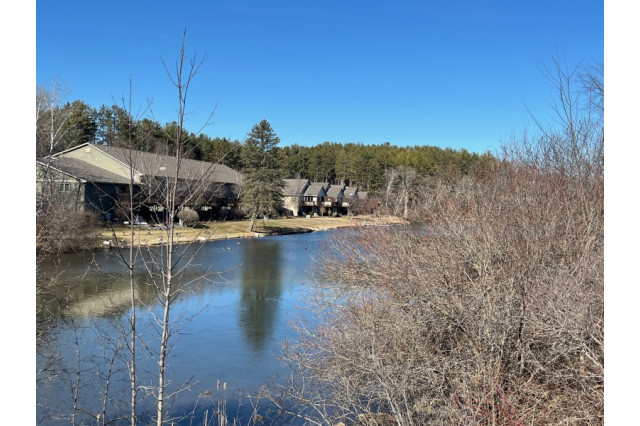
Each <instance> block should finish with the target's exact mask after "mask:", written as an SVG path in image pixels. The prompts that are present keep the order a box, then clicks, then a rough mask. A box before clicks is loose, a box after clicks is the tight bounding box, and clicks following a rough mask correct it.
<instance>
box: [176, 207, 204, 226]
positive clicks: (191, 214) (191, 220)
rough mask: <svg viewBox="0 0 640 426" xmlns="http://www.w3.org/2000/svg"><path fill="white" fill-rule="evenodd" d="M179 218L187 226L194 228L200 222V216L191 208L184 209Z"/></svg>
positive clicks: (179, 213)
mask: <svg viewBox="0 0 640 426" xmlns="http://www.w3.org/2000/svg"><path fill="white" fill-rule="evenodd" d="M177 216H178V219H180V220H181V221H182V223H183V224H184V225H185V226H194V225H197V224H198V222H200V216H198V212H197V211H195V210H193V209H190V208H184V209H182V210H180V211H179V212H178V214H177Z"/></svg>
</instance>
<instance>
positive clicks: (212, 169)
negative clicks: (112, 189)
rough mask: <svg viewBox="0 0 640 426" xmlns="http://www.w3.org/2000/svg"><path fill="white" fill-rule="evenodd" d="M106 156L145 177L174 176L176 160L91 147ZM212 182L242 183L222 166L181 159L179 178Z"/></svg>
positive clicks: (239, 177) (95, 146)
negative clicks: (128, 165)
mask: <svg viewBox="0 0 640 426" xmlns="http://www.w3.org/2000/svg"><path fill="white" fill-rule="evenodd" d="M91 147H92V148H95V149H98V150H100V151H102V152H104V153H105V154H107V155H110V156H111V157H113V158H115V159H116V160H118V161H120V162H122V163H124V164H130V161H129V160H130V159H131V163H132V164H133V168H134V169H135V170H136V171H138V172H140V173H142V174H144V175H146V176H157V177H170V176H174V175H175V170H176V166H177V159H176V158H175V157H172V156H167V155H161V154H155V153H151V152H143V151H134V150H131V151H129V150H128V149H124V148H116V147H113V146H105V145H93V144H92V145H91ZM203 177H204V178H205V180H208V181H212V182H221V183H235V184H240V183H241V182H242V175H241V174H240V173H239V172H236V171H235V170H233V169H232V168H230V167H227V166H225V165H224V164H217V163H208V162H206V161H198V160H191V159H187V158H183V159H181V163H180V178H181V179H191V180H199V179H202V178H203Z"/></svg>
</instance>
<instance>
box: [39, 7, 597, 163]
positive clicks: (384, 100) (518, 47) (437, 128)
mask: <svg viewBox="0 0 640 426" xmlns="http://www.w3.org/2000/svg"><path fill="white" fill-rule="evenodd" d="M36 18H37V20H36V82H37V84H39V85H46V84H48V83H49V82H50V81H51V80H52V79H54V78H57V79H59V80H61V81H62V82H63V83H64V84H65V85H66V86H67V88H68V89H69V96H68V99H69V100H74V99H81V100H83V101H85V102H86V103H88V104H89V105H91V106H93V107H95V108H97V107H99V106H100V105H102V104H107V105H110V104H112V103H113V99H116V102H117V103H119V104H120V103H121V102H122V98H123V97H125V98H127V97H128V91H129V78H130V77H131V78H132V80H133V105H134V109H136V108H137V107H143V106H144V105H145V104H146V102H147V99H153V103H152V111H153V114H154V118H155V119H156V120H158V121H159V122H161V123H165V122H167V121H171V120H175V118H176V108H177V97H176V90H175V88H174V87H173V86H172V85H171V82H170V81H169V79H168V77H167V75H166V73H165V70H164V68H163V65H162V60H164V61H165V62H166V63H167V64H168V65H169V66H170V67H173V65H174V64H175V61H176V59H177V57H178V52H179V47H180V37H181V35H182V32H183V30H184V29H185V28H186V29H187V33H188V41H187V44H186V47H187V54H188V55H190V56H192V55H193V54H196V55H197V57H198V58H203V57H204V63H203V65H202V67H201V68H200V73H199V74H198V75H197V76H196V78H195V80H194V81H193V85H192V88H191V92H190V98H189V99H188V106H187V110H188V111H189V112H190V115H189V117H188V121H187V128H188V129H189V130H190V131H197V130H198V129H199V128H200V127H201V126H202V124H203V123H204V121H205V120H206V118H207V116H208V115H209V114H210V113H211V111H212V110H213V108H215V114H214V117H213V123H212V124H211V125H210V126H208V127H207V128H205V130H204V133H207V134H209V135H210V136H213V137H215V136H220V137H223V136H224V137H229V138H232V139H240V140H242V139H244V137H245V136H246V134H247V132H249V130H250V129H251V127H252V126H253V125H254V124H255V123H257V122H259V121H260V120H261V119H267V120H268V121H269V122H270V123H271V125H272V127H273V128H274V130H275V131H276V133H277V134H278V135H279V136H280V138H281V145H290V144H293V143H298V144H302V145H315V144H318V143H322V142H324V141H331V142H342V143H346V142H361V143H365V144H377V143H382V142H387V141H388V142H390V143H392V144H395V145H400V146H404V145H435V146H441V147H451V148H455V149H459V148H466V149H468V150H470V151H475V152H485V151H487V150H496V149H497V148H498V147H499V145H500V143H501V141H505V140H507V139H509V138H510V136H511V135H512V134H519V133H520V132H522V131H523V130H524V129H525V128H531V127H532V120H531V118H530V116H529V112H528V111H527V109H530V110H531V111H532V112H533V113H534V114H536V115H537V116H539V117H543V118H544V117H546V116H548V115H549V102H550V101H551V100H552V97H553V94H552V90H551V87H550V86H549V85H548V83H547V81H546V80H545V79H544V77H543V74H542V71H541V68H543V67H545V66H549V65H550V64H551V58H552V57H553V56H554V55H556V54H558V55H559V56H560V57H562V58H565V59H566V61H567V63H568V64H569V65H570V66H573V65H577V64H579V63H590V62H592V61H599V62H603V61H604V5H603V2H596V1H591V0H587V1H565V0H560V1H558V0H554V1H547V0H539V1H527V2H514V1H483V2H478V1H448V2H431V1H404V0H397V1H394V2H390V1H384V2H383V1H372V0H369V1H359V0H357V1H356V0H352V1H345V0H342V1H333V0H330V1H316V2H311V1H303V0H298V1H288V0H287V1H271V2H265V1H253V0H251V1H238V0H236V1H231V0H223V1H201V2H193V1H191V2H190V1H186V2H182V3H180V4H179V5H178V4H177V3H176V2H166V1H146V0H145V1H143V0H137V1H126V2H125V1H120V0H116V1H111V2H108V3H103V2H91V1H89V2H87V1H82V2H81V1H64V0H61V1H56V2H48V1H47V2H44V1H40V2H38V3H37V8H36Z"/></svg>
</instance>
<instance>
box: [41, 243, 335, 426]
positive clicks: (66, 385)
mask: <svg viewBox="0 0 640 426" xmlns="http://www.w3.org/2000/svg"><path fill="white" fill-rule="evenodd" d="M335 232H346V231H329V232H320V233H311V234H301V235H289V236H277V237H265V238H253V239H239V240H226V241H215V242H207V243H205V244H204V245H202V246H198V247H199V253H198V256H197V258H196V260H195V262H194V263H193V264H192V265H191V266H190V267H189V269H188V271H187V273H186V274H185V276H184V277H182V282H187V281H189V280H192V281H193V282H192V283H190V284H189V285H188V286H187V287H186V290H187V291H185V293H184V294H183V296H182V297H181V298H180V299H179V300H178V301H177V302H176V303H175V305H173V311H172V320H173V326H174V330H176V327H179V330H177V334H176V335H174V336H173V337H172V338H171V345H172V346H173V348H172V350H171V352H170V355H169V361H168V367H167V371H168V373H167V377H168V378H169V379H170V381H171V384H170V385H169V388H168V392H172V391H175V390H177V389H178V388H179V386H180V385H181V384H184V383H187V382H188V383H190V388H189V389H188V390H186V391H184V392H181V393H180V394H179V395H178V396H177V397H176V399H175V400H174V401H173V405H172V408H171V414H174V415H176V416H179V415H183V414H185V413H189V412H192V411H193V412H195V414H194V415H193V416H191V417H190V418H189V419H183V420H182V421H181V422H178V423H176V424H191V423H193V424H202V423H203V422H202V416H203V415H204V413H205V412H207V410H208V413H207V416H209V417H210V416H211V412H212V410H213V409H215V405H216V404H217V402H218V400H219V399H220V398H221V397H224V398H223V399H226V400H227V401H228V406H227V412H228V413H229V414H230V417H236V416H237V417H239V418H240V419H241V420H242V423H243V424H244V423H246V422H247V420H248V417H247V416H249V415H250V412H251V404H250V402H249V400H248V399H247V398H245V397H244V396H246V395H247V394H250V395H256V394H257V392H258V390H259V388H260V387H261V386H263V385H268V384H270V383H271V382H272V381H275V382H279V381H282V380H283V379H282V377H283V376H284V375H286V373H287V370H286V368H285V367H284V365H283V364H282V363H281V362H280V361H279V360H278V355H279V352H280V345H281V342H282V341H283V340H284V339H287V338H293V337H295V336H294V334H293V331H292V329H291V327H290V321H291V320H294V319H295V318H296V317H297V316H299V315H303V314H305V313H306V312H308V310H306V309H304V307H302V306H303V305H304V301H305V292H306V291H307V290H308V289H309V288H310V283H311V277H312V275H313V274H314V273H315V272H317V271H318V269H319V263H318V260H319V257H320V256H319V255H320V253H321V252H322V250H323V244H324V243H325V241H326V240H327V239H328V237H329V236H330V235H331V234H332V233H335ZM152 250H155V252H156V253H157V251H158V249H157V248H156V249H152ZM125 255H126V256H127V257H128V254H125ZM138 263H140V262H138ZM41 271H42V273H43V274H47V275H53V274H58V278H57V282H58V283H60V284H59V285H57V286H56V287H55V297H51V296H49V299H48V300H45V299H44V297H41V300H40V303H45V304H46V305H47V306H48V310H49V311H50V312H52V313H53V314H54V315H52V316H51V318H54V320H53V321H51V322H52V324H50V325H49V326H48V327H47V328H46V330H44V331H43V332H42V336H43V339H42V341H39V343H38V356H37V364H38V365H37V368H38V371H39V373H38V375H37V404H38V407H37V417H38V420H39V421H40V420H44V421H43V424H69V417H68V416H69V414H70V413H71V412H72V411H73V410H72V401H73V399H72V395H73V393H72V390H73V389H75V387H76V386H79V390H80V391H79V399H78V407H79V410H78V414H77V415H78V417H77V423H78V424H81V423H84V424H96V419H95V417H94V416H95V415H96V414H98V413H99V412H101V407H102V401H103V395H104V390H105V384H106V378H107V377H110V381H109V399H110V401H109V403H108V407H109V410H108V412H109V413H111V415H114V414H113V413H116V412H119V413H121V414H123V415H126V414H127V413H128V408H127V402H126V401H127V400H128V398H129V394H128V392H129V390H128V386H129V384H128V381H127V372H126V364H125V360H126V358H127V357H128V354H127V352H126V349H125V348H120V349H119V350H118V351H116V350H115V349H114V348H118V347H119V345H121V344H122V343H123V341H122V340H123V339H122V337H121V334H120V333H119V332H118V327H120V328H122V329H126V327H127V324H126V321H127V318H128V315H129V313H130V302H129V300H130V299H129V284H128V275H127V270H126V269H125V268H124V266H123V264H122V262H121V260H120V259H119V257H118V255H117V252H116V251H115V250H111V251H104V252H98V253H83V254H69V255H65V256H64V257H63V258H62V267H61V268H59V269H56V268H54V267H53V266H52V265H45V267H43V268H42V269H41ZM60 271H62V272H60ZM138 271H139V272H138V274H136V282H137V285H138V290H137V291H138V296H139V298H140V300H141V303H140V306H139V307H138V311H137V312H138V330H139V332H140V333H141V341H140V342H139V343H138V344H137V350H138V355H139V356H138V357H137V359H138V361H137V362H138V372H139V376H140V377H139V384H140V385H149V386H153V384H155V383H157V366H156V365H155V364H154V363H153V360H152V357H151V352H150V351H155V350H157V348H158V333H157V327H154V323H153V321H154V317H153V316H154V315H158V316H159V315H161V312H160V310H159V307H158V306H157V305H156V297H155V293H154V291H153V287H152V286H150V285H149V284H148V282H149V279H148V277H146V276H145V274H144V273H143V270H142V268H138ZM212 273H213V274H212ZM218 273H219V274H218ZM204 274H208V275H207V278H206V279H202V278H201V277H202V276H203V275H204ZM60 301H65V302H64V303H63V305H64V307H63V308H57V306H58V303H59V302H60ZM301 307H302V309H301ZM55 314H64V315H55ZM76 338H77V345H76ZM143 342H144V344H146V345H148V346H149V348H150V351H148V350H146V349H145V347H144V344H143ZM114 353H116V356H115V357H114ZM54 355H55V357H53V356H54ZM52 357H53V358H54V360H55V362H53V363H52V364H51V366H50V368H49V366H48V364H47V362H51V359H52ZM112 359H114V361H113V362H112V361H111V360H112ZM78 360H80V362H79V363H78V362H77V361H78ZM110 367H111V370H110ZM40 370H44V371H40ZM78 370H80V371H81V374H80V376H79V382H78V381H77V379H78V375H77V374H76V372H77V371H78ZM109 373H110V375H109ZM218 380H219V381H220V383H221V384H223V383H226V384H227V391H226V393H225V394H224V395H222V389H221V390H220V392H218V390H217V383H218ZM207 391H211V397H210V398H205V397H204V396H203V395H207ZM138 406H139V410H138V413H139V416H140V420H141V422H142V423H146V422H148V421H149V420H150V418H149V417H148V416H149V415H150V414H151V413H153V412H154V401H153V398H152V397H151V396H146V394H145V392H144V391H141V392H140V393H139V404H138Z"/></svg>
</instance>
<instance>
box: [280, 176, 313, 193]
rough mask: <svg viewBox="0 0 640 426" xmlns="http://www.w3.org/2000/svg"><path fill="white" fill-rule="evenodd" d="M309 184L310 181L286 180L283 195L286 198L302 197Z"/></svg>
mask: <svg viewBox="0 0 640 426" xmlns="http://www.w3.org/2000/svg"><path fill="white" fill-rule="evenodd" d="M307 182H309V179H285V180H284V189H283V190H282V195H284V196H285V197H299V196H301V195H302V194H303V190H304V189H305V188H304V187H305V185H306V184H307Z"/></svg>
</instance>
